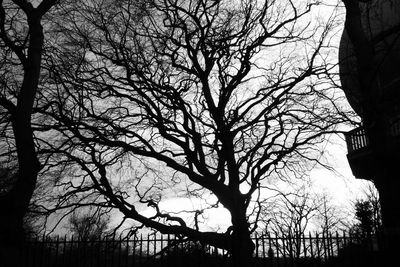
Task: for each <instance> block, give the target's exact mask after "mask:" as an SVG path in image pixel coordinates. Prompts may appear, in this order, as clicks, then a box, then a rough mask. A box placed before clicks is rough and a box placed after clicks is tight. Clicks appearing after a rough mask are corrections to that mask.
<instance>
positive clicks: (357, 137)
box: [345, 120, 400, 153]
mask: <svg viewBox="0 0 400 267" xmlns="http://www.w3.org/2000/svg"><path fill="white" fill-rule="evenodd" d="M395 137H396V139H397V140H398V137H400V120H397V121H395V122H394V123H392V125H391V126H390V128H389V131H388V134H387V138H395ZM345 138H346V143H347V151H348V153H352V152H354V151H358V150H361V149H365V148H367V147H368V146H369V140H368V136H367V134H366V132H365V129H364V128H363V127H358V128H356V129H354V130H351V131H350V132H347V133H345Z"/></svg>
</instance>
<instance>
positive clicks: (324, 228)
mask: <svg viewBox="0 0 400 267" xmlns="http://www.w3.org/2000/svg"><path fill="white" fill-rule="evenodd" d="M276 192H277V194H276V195H275V196H273V197H271V198H270V199H269V200H268V201H267V202H266V203H264V204H263V210H262V213H261V216H260V222H259V225H260V226H261V227H260V228H261V229H260V230H261V234H271V233H272V234H274V235H276V236H283V237H284V238H285V239H286V240H288V241H289V242H287V243H286V244H282V246H278V247H277V249H279V250H280V253H285V254H287V255H290V256H291V257H293V258H296V259H298V258H299V257H300V256H301V255H303V254H304V249H308V248H307V247H306V246H305V242H304V238H305V237H306V236H307V235H308V234H309V233H311V232H319V233H322V234H323V235H328V234H329V233H330V232H331V231H335V229H339V228H340V227H343V226H345V225H346V222H345V219H344V215H345V213H344V212H343V210H340V209H339V207H336V206H335V205H333V204H332V201H331V200H330V199H329V197H328V195H327V193H319V192H314V191H313V190H312V185H311V184H308V183H301V184H299V185H295V186H293V187H289V188H286V189H284V190H283V189H279V190H276ZM342 229H343V228H342ZM307 245H311V244H307Z"/></svg>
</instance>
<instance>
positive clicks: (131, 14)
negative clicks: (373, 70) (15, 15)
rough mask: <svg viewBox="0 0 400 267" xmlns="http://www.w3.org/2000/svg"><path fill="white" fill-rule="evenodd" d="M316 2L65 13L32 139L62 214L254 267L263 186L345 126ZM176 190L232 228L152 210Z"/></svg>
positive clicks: (71, 9) (89, 5)
mask: <svg viewBox="0 0 400 267" xmlns="http://www.w3.org/2000/svg"><path fill="white" fill-rule="evenodd" d="M318 2H319V1H315V2H314V1H301V2H300V1H252V0H248V1H237V2H235V3H232V2H231V1H208V0H202V1H194V0H193V1H169V0H165V1H139V2H136V1H115V2H114V1H74V2H73V3H67V4H65V5H62V6H61V7H60V9H58V10H57V11H58V12H56V13H55V15H54V18H53V20H52V26H51V29H52V32H51V37H52V40H54V42H51V43H50V44H49V47H50V49H48V50H47V51H46V54H45V66H46V67H45V68H46V70H48V71H49V72H50V73H51V76H50V77H49V79H48V80H47V81H46V83H45V84H44V85H43V87H42V90H41V91H40V94H39V96H38V98H37V99H38V100H37V104H38V107H40V108H38V110H40V112H41V116H44V117H45V118H46V119H44V120H43V121H42V122H41V123H40V124H38V125H37V127H38V128H37V130H38V133H37V135H36V138H37V143H38V144H40V147H41V153H43V154H44V155H45V156H47V157H46V161H45V163H46V165H45V168H46V171H51V170H54V169H62V170H63V173H64V176H60V177H59V179H57V181H56V182H55V183H56V185H58V186H60V187H62V188H63V190H65V191H64V193H63V196H62V197H61V198H60V202H61V204H62V205H61V206H64V207H65V206H68V205H69V203H72V204H71V205H73V204H74V201H76V200H77V199H78V200H79V201H83V202H85V204H90V203H95V204H97V205H104V206H110V207H114V208H117V209H118V210H119V211H120V212H121V213H122V214H123V215H124V218H126V219H133V220H135V221H137V222H139V223H141V224H142V225H144V226H146V227H151V228H154V229H156V230H158V231H160V232H162V233H170V234H175V235H178V236H182V237H187V238H190V239H194V240H199V241H201V242H206V243H209V244H212V245H214V246H217V247H220V248H223V249H227V250H229V251H230V253H231V254H232V259H233V263H234V264H235V266H249V263H250V262H251V257H252V253H253V249H254V244H253V243H252V241H251V238H250V234H251V233H252V232H253V231H255V229H256V228H257V224H256V222H257V220H258V217H259V214H260V211H261V209H260V203H262V201H261V198H262V191H263V190H266V187H264V186H265V185H266V184H267V182H269V181H271V179H277V178H279V179H289V178H292V176H294V175H296V174H299V173H301V172H300V170H302V168H305V169H306V166H307V165H306V164H305V162H306V161H314V162H317V163H318V162H319V152H318V151H319V150H320V146H321V145H322V144H324V142H325V139H324V135H325V134H330V133H335V132H337V129H336V126H337V125H338V124H340V123H342V122H344V121H345V120H346V117H343V116H342V114H343V113H341V112H338V111H339V107H338V103H339V102H337V101H338V100H340V99H339V98H340V97H341V95H340V94H337V92H336V91H335V88H331V87H329V83H328V80H329V78H330V70H331V69H333V68H334V65H331V64H330V63H329V58H330V55H329V53H325V52H326V51H325V48H326V47H327V46H329V41H330V40H331V39H330V38H331V37H332V36H331V35H330V34H331V32H330V30H331V29H332V27H334V26H335V25H336V24H335V22H334V21H332V20H328V22H327V23H326V24H323V23H322V22H320V21H317V20H312V18H313V17H312V13H311V10H312V9H313V7H314V6H315V5H316V4H317V3H318ZM310 21H311V22H310ZM65 173H67V174H68V175H65ZM174 187H175V188H176V190H177V191H178V192H184V194H181V193H180V196H185V197H187V196H190V197H205V196H213V197H214V199H215V201H214V202H213V203H211V204H210V205H211V206H216V205H222V206H223V207H225V208H226V209H227V210H228V211H229V213H230V215H231V222H230V223H231V227H229V228H228V229H227V230H226V232H207V231H202V230H201V229H200V227H199V224H198V222H199V216H200V215H201V213H202V211H203V208H201V209H197V210H193V211H191V212H189V214H192V218H193V222H194V223H193V224H192V225H190V224H189V223H188V221H187V220H186V219H185V218H183V217H181V216H178V215H177V214H171V213H168V212H166V211H164V210H163V209H161V208H160V205H159V204H160V203H161V201H162V199H163V197H165V196H166V195H168V194H170V193H171V192H173V191H174ZM61 200H62V201H61ZM144 205H147V207H148V208H150V209H152V215H148V216H145V215H144V214H143V213H142V211H143V209H144V207H143V206H144Z"/></svg>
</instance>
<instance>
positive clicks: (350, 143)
mask: <svg viewBox="0 0 400 267" xmlns="http://www.w3.org/2000/svg"><path fill="white" fill-rule="evenodd" d="M345 138H346V144H347V151H348V153H351V152H354V151H357V150H360V149H363V148H366V147H368V145H369V141H368V137H367V135H366V133H365V129H364V128H363V127H358V128H356V129H354V130H351V131H350V132H347V133H345Z"/></svg>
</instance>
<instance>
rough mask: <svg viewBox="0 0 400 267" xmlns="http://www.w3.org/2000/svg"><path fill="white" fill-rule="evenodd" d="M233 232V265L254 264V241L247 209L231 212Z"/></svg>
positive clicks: (238, 266)
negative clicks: (248, 221)
mask: <svg viewBox="0 0 400 267" xmlns="http://www.w3.org/2000/svg"><path fill="white" fill-rule="evenodd" d="M231 215H232V225H233V232H232V236H231V253H232V266H234V267H242V266H253V264H254V263H253V251H254V248H255V246H254V243H253V241H252V240H251V235H250V231H249V226H248V223H247V219H246V209H244V208H241V209H238V211H237V212H231Z"/></svg>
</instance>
